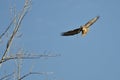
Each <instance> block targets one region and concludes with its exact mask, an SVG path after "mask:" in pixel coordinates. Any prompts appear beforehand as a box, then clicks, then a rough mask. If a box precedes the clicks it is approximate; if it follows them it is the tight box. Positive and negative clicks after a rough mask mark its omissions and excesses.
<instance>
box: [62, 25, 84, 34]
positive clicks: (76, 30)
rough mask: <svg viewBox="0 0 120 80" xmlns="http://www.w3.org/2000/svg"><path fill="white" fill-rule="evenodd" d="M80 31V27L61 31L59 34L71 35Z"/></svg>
mask: <svg viewBox="0 0 120 80" xmlns="http://www.w3.org/2000/svg"><path fill="white" fill-rule="evenodd" d="M80 31H82V27H80V28H77V29H74V30H70V31H67V32H63V33H62V34H61V35H62V36H72V35H75V34H78V33H80Z"/></svg>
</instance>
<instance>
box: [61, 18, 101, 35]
mask: <svg viewBox="0 0 120 80" xmlns="http://www.w3.org/2000/svg"><path fill="white" fill-rule="evenodd" d="M98 19H99V16H97V17H95V18H93V19H91V20H90V21H88V22H87V23H86V24H85V25H83V26H80V28H77V29H74V30H70V31H67V32H63V33H62V34H61V35H62V36H72V35H75V34H78V33H80V32H82V36H85V35H86V34H87V32H88V31H89V27H90V26H91V25H92V24H93V23H95V22H96V21H97V20H98Z"/></svg>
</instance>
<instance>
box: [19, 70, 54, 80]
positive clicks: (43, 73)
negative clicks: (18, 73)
mask: <svg viewBox="0 0 120 80" xmlns="http://www.w3.org/2000/svg"><path fill="white" fill-rule="evenodd" d="M31 74H39V75H46V74H53V72H29V73H27V74H25V75H24V76H22V77H21V78H20V79H18V80H22V79H23V78H25V77H27V76H29V75H31Z"/></svg>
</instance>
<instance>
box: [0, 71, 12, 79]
mask: <svg viewBox="0 0 120 80" xmlns="http://www.w3.org/2000/svg"><path fill="white" fill-rule="evenodd" d="M13 74H14V72H13V73H11V74H8V75H5V76H4V77H2V78H0V80H3V79H5V78H7V77H9V76H12V75H13Z"/></svg>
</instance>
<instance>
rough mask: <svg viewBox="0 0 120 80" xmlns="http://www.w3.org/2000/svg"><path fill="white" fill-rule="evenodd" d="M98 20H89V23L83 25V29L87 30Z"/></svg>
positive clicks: (96, 18)
mask: <svg viewBox="0 0 120 80" xmlns="http://www.w3.org/2000/svg"><path fill="white" fill-rule="evenodd" d="M98 19H99V16H97V17H95V18H93V19H91V20H90V21H88V22H87V23H86V24H85V25H84V27H86V28H89V27H90V26H91V25H92V24H93V23H95V22H96V21H97V20H98Z"/></svg>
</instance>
